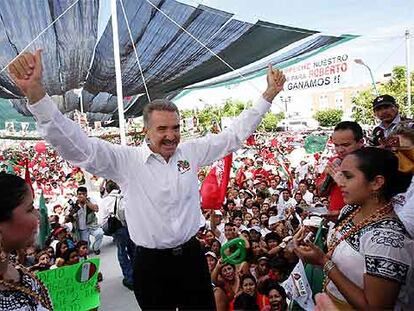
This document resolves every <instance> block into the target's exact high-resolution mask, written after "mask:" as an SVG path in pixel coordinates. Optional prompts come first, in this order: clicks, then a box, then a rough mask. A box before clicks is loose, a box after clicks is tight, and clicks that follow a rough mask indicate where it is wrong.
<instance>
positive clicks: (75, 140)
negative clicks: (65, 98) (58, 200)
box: [28, 95, 128, 182]
mask: <svg viewBox="0 0 414 311" xmlns="http://www.w3.org/2000/svg"><path fill="white" fill-rule="evenodd" d="M28 109H29V111H30V112H31V113H32V114H33V116H34V118H35V119H36V121H37V128H38V131H39V132H40V134H41V135H42V136H43V137H44V139H45V140H46V141H47V142H48V143H50V144H51V145H52V146H53V147H54V148H55V149H56V150H57V151H58V152H59V154H60V155H61V156H62V157H63V158H64V159H65V160H67V161H69V162H71V163H72V164H73V165H76V166H79V167H82V168H84V169H85V170H87V171H88V172H90V173H92V174H94V175H97V176H101V177H104V178H110V179H113V180H115V181H116V182H121V181H122V177H123V176H124V174H123V173H124V172H123V171H122V166H121V165H120V164H121V163H128V162H127V159H126V156H127V148H128V147H125V146H119V145H114V144H110V143H108V142H106V141H103V140H101V139H98V138H90V137H88V136H87V135H86V133H85V132H84V131H83V130H82V129H81V128H80V127H79V126H78V125H77V124H76V123H75V122H73V121H72V120H70V119H68V118H66V117H65V116H64V115H63V114H62V113H61V112H60V111H59V109H58V108H57V107H56V105H55V104H54V102H53V101H52V99H51V98H50V97H49V96H48V95H46V96H45V97H43V98H42V99H41V100H40V101H38V102H37V103H36V104H33V105H28Z"/></svg>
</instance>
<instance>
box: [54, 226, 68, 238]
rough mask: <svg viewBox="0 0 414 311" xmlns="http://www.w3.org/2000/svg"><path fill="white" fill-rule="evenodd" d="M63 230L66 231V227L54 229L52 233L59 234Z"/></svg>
mask: <svg viewBox="0 0 414 311" xmlns="http://www.w3.org/2000/svg"><path fill="white" fill-rule="evenodd" d="M62 232H66V229H65V228H63V227H58V228H56V229H55V230H53V232H52V235H53V236H57V235H58V234H60V233H62Z"/></svg>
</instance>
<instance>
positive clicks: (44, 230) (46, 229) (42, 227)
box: [37, 191, 51, 249]
mask: <svg viewBox="0 0 414 311" xmlns="http://www.w3.org/2000/svg"><path fill="white" fill-rule="evenodd" d="M39 214H40V215H39V235H38V241H37V242H38V244H39V247H40V248H41V249H43V248H44V247H45V242H46V239H47V238H48V237H49V235H50V232H51V228H50V224H49V217H48V215H47V207H46V202H45V197H44V196H43V191H42V193H41V194H40V199H39Z"/></svg>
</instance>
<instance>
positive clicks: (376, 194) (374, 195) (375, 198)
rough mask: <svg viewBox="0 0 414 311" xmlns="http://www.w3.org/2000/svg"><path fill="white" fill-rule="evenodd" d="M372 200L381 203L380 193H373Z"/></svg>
mask: <svg viewBox="0 0 414 311" xmlns="http://www.w3.org/2000/svg"><path fill="white" fill-rule="evenodd" d="M370 196H371V199H373V200H375V201H379V200H380V195H379V192H378V191H372V192H371V194H370Z"/></svg>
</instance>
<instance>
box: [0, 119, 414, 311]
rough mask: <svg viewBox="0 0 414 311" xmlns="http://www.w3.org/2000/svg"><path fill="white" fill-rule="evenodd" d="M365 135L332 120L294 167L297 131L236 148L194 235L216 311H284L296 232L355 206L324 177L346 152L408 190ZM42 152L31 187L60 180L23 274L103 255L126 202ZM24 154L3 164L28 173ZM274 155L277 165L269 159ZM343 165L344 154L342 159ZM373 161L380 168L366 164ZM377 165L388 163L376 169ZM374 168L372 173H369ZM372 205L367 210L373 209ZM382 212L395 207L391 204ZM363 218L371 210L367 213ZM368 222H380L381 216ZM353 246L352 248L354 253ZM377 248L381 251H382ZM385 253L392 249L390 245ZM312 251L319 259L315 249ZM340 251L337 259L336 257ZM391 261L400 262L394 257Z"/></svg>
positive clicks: (356, 191) (10, 154)
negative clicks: (235, 253) (237, 245)
mask: <svg viewBox="0 0 414 311" xmlns="http://www.w3.org/2000/svg"><path fill="white" fill-rule="evenodd" d="M362 135H363V133H362V130H361V129H360V128H359V126H358V124H356V123H355V122H342V123H340V124H338V125H337V126H336V128H335V130H334V131H333V133H332V138H331V139H330V141H329V142H328V144H327V146H326V148H325V150H324V152H323V153H321V154H318V155H317V156H315V155H308V156H307V157H306V160H302V161H301V162H300V163H299V165H297V167H292V166H291V164H290V162H289V154H290V152H291V151H292V150H294V149H295V148H292V147H291V144H295V147H296V149H297V148H303V143H304V140H303V133H295V134H292V133H290V134H287V133H284V134H282V135H279V136H277V135H276V136H268V135H262V134H258V135H256V139H255V142H254V143H253V144H252V143H246V144H245V146H244V148H242V149H241V150H239V151H238V152H237V153H236V157H235V159H234V161H233V164H232V173H231V178H230V181H229V184H228V188H227V195H226V198H225V201H224V202H223V205H222V207H221V209H217V210H203V216H204V221H205V223H204V224H203V225H202V226H201V228H200V230H199V232H198V234H197V239H198V240H199V241H200V243H201V244H202V245H203V246H204V248H205V257H206V260H207V263H208V268H209V271H210V273H211V280H212V283H213V284H214V287H215V290H214V295H215V300H216V306H217V309H218V310H231V309H234V310H286V308H287V302H288V301H290V300H289V297H288V295H287V293H286V292H285V290H284V288H283V287H282V286H281V285H280V284H282V283H283V282H284V281H285V280H286V279H287V278H288V277H289V275H290V273H291V271H292V270H293V268H294V267H295V265H296V264H297V263H298V260H299V258H300V257H302V258H306V255H304V256H298V255H302V253H301V250H299V249H298V248H297V246H296V248H295V244H294V239H295V235H296V238H298V239H300V237H302V238H303V235H304V231H306V232H307V233H309V232H313V233H316V231H317V230H318V228H319V227H320V226H324V225H328V223H329V221H335V220H336V219H337V218H338V216H339V211H341V210H342V208H343V207H344V206H345V203H355V202H354V201H353V199H352V198H351V199H349V201H347V198H346V197H345V196H344V195H343V191H344V189H343V188H344V187H343V186H341V182H342V183H343V181H338V180H337V181H336V182H335V180H334V181H330V183H331V185H326V183H327V181H326V179H327V176H332V175H333V176H335V175H338V172H330V170H335V169H338V168H339V164H338V165H336V164H335V161H338V160H336V159H340V161H341V162H342V161H343V160H344V158H346V156H347V155H349V154H354V155H353V157H354V158H355V159H354V161H353V162H358V161H365V162H364V169H365V171H364V170H362V173H364V174H371V175H372V174H374V175H377V174H378V175H381V176H383V175H385V174H386V171H387V170H388V174H389V175H387V176H385V177H386V178H390V179H391V180H399V182H398V183H396V184H395V186H396V187H397V186H399V188H400V189H398V191H397V190H395V189H394V190H392V192H390V193H386V199H387V203H389V201H390V199H391V198H392V197H393V196H394V195H396V194H398V193H401V192H402V193H404V192H405V191H404V190H405V189H404V187H405V188H407V187H408V184H407V183H405V184H404V183H403V181H402V179H401V176H397V175H396V174H397V167H398V164H397V162H396V159H397V158H396V157H394V156H393V154H392V153H391V152H388V151H386V150H382V149H378V150H375V149H370V148H364V149H362V147H363V145H364V141H368V138H367V137H363V136H362ZM398 135H399V137H401V139H400V141H402V142H405V143H406V144H408V145H407V146H403V147H404V148H406V149H408V148H409V147H411V146H412V145H413V143H414V142H413V141H412V139H413V133H412V132H410V130H405V131H400V132H399V134H398ZM275 142H276V143H275ZM280 145H282V146H283V147H284V148H283V149H282V150H283V151H282V150H281V148H279V146H280ZM15 146H16V145H15ZM361 150H364V151H361ZM357 151H359V153H357ZM379 151H381V152H379ZM44 154H45V156H44V157H41V158H42V160H40V161H45V162H46V166H45V167H50V168H51V169H50V170H49V174H47V175H44V176H47V178H42V179H39V178H38V174H37V173H34V172H38V170H39V167H38V166H39V165H38V164H37V163H35V164H34V165H33V166H32V167H31V176H32V181H33V184H34V185H35V191H36V192H37V193H38V194H39V192H40V191H43V192H44V193H46V191H47V189H48V188H49V187H52V188H54V187H53V185H52V184H54V183H57V185H58V187H57V188H55V189H59V191H56V192H52V193H50V192H49V194H48V195H47V206H48V213H49V221H50V225H51V228H52V232H51V235H50V237H49V239H48V241H47V245H46V246H45V248H44V249H36V247H34V246H30V247H28V248H26V249H25V250H24V251H22V252H20V253H19V254H18V255H19V256H18V260H19V262H20V263H21V264H22V265H23V266H25V267H27V268H28V269H29V271H43V270H47V269H54V268H57V267H61V266H64V265H70V264H74V263H77V262H79V260H85V259H86V258H87V257H88V253H89V252H94V253H95V254H97V255H99V252H100V244H101V243H102V238H103V235H104V233H103V230H102V226H103V224H104V222H105V220H106V219H107V217H109V215H110V214H111V213H112V212H113V211H112V210H113V208H114V203H115V201H116V200H117V199H118V200H119V201H122V200H123V197H122V195H121V191H120V189H119V187H118V185H116V183H114V182H113V181H106V182H105V180H103V179H100V178H97V177H94V176H91V175H89V174H87V173H85V172H83V171H82V170H81V169H79V168H76V167H72V166H71V165H70V164H69V163H67V162H66V161H64V160H63V159H62V158H61V157H60V156H58V155H57V154H56V153H55V152H53V150H52V149H51V148H50V147H47V148H46V150H45V151H44ZM269 154H273V155H275V154H276V155H277V154H278V156H269ZM28 156H31V158H39V157H36V151H35V150H34V145H32V146H28V148H27V149H26V148H23V147H22V146H21V145H19V148H15V147H13V148H10V149H5V150H3V152H2V162H3V165H2V169H3V171H6V170H7V168H8V165H6V164H7V163H10V162H11V163H15V164H16V163H17V164H19V163H20V165H21V167H19V169H16V170H14V171H15V172H24V166H25V159H26V158H27V157H28ZM31 158H29V159H31ZM274 158H277V159H279V160H280V162H282V163H280V162H279V161H274V160H273V159H274ZM328 159H330V160H329V161H328ZM392 161H394V163H393V169H394V171H391V168H389V167H390V166H391V163H392ZM32 162H33V161H32ZM348 162H350V161H348ZM55 163H57V165H55ZM328 163H330V164H328ZM346 163H347V162H345V161H344V162H343V163H342V165H344V164H346ZM373 163H376V165H371V166H372V167H370V164H373ZM327 164H328V165H327ZM331 164H332V165H331ZM379 164H384V166H383V167H381V166H380V165H379ZM281 165H283V166H286V167H288V172H287V173H286V172H284V171H283V170H282V171H281V169H280V166H281ZM335 165H336V167H335ZM349 165H351V166H352V164H349ZM356 167H358V165H355V163H354V164H353V169H354V170H355V169H356ZM374 169H377V170H378V171H377V172H375V173H371V171H372V170H374ZM65 170H66V171H65ZM68 172H69V173H68ZM281 172H283V174H281ZM42 173H43V172H41V173H39V174H42ZM67 173H68V174H67ZM206 174H208V168H203V169H201V170H200V171H199V174H198V177H199V181H200V183H199V185H200V187H201V185H202V183H203V180H204V179H205V177H206ZM336 178H337V179H338V178H341V177H336ZM344 178H346V176H342V179H344ZM366 178H369V177H368V176H367V177H366ZM328 183H329V180H328ZM387 183H390V182H389V181H388V182H387ZM85 184H89V185H92V186H91V187H92V188H93V189H94V194H95V199H91V198H89V196H88V189H87V187H85ZM68 185H71V186H68ZM48 186H49V187H48ZM357 186H358V185H357ZM337 188H338V189H337ZM397 188H398V187H397ZM61 190H64V191H61ZM97 190H98V191H99V195H97ZM390 191H391V190H390ZM364 192H365V193H368V192H366V189H363V188H362V187H360V188H351V189H349V190H348V193H349V194H348V195H350V196H351V197H352V196H356V197H359V196H360V195H361V193H364ZM384 195H385V194H384ZM368 199H372V198H370V197H369V198H368ZM358 203H359V204H361V203H360V202H358ZM121 205H122V204H119V202H118V205H117V206H118V207H121ZM400 205H401V204H400ZM82 206H84V209H85V211H86V214H85V216H86V218H85V222H84V225H83V226H82V224H80V223H79V214H78V210H79V209H80V207H82ZM374 206H375V205H374ZM377 212H378V211H375V212H374V213H372V214H373V215H377ZM379 212H381V211H379ZM382 212H383V213H385V214H390V213H391V211H390V210H389V209H388V210H384V211H382ZM121 213H122V211H121ZM351 214H352V209H351V208H350V209H349V210H347V211H346V212H344V211H343V212H342V215H341V219H346V217H347V216H349V215H351ZM117 215H118V218H119V219H122V221H123V222H124V223H123V224H124V226H123V227H122V229H121V230H118V231H117V232H116V233H113V234H112V235H113V237H115V242H116V243H117V246H118V259H119V263H120V266H121V268H122V269H121V270H122V272H123V274H124V275H123V276H124V278H123V284H124V285H125V286H126V287H128V288H132V286H133V285H132V284H133V277H132V261H133V256H134V250H133V243H132V241H131V240H130V238H129V234H128V229H127V226H126V223H125V216H120V215H119V213H118V214H117ZM367 215H368V216H370V214H369V213H367ZM371 216H372V215H371ZM361 220H362V219H361ZM404 221H406V219H404ZM384 222H388V223H389V222H391V223H392V224H393V226H395V228H392V229H393V230H396V232H406V231H405V227H404V225H403V224H402V223H401V222H400V221H399V220H398V219H395V218H392V217H391V218H390V219H387V220H384ZM85 226H86V227H85ZM373 227H375V228H378V227H381V226H380V225H379V224H378V223H377V224H376V225H375V226H373ZM406 227H407V230H412V229H411V228H412V224H411V225H410V224H409V225H408V226H407V225H406ZM384 230H385V229H384ZM384 232H385V233H386V234H388V235H390V236H393V235H394V234H396V232H394V231H384ZM366 234H367V236H366V237H363V238H364V240H367V241H369V239H372V238H373V236H372V234H374V233H373V232H371V233H370V234H371V235H369V234H368V233H366ZM235 238H242V239H243V240H244V241H245V243H246V248H247V257H246V259H245V261H243V262H242V263H241V264H239V265H233V264H231V263H228V262H226V261H225V260H223V259H222V258H221V256H222V254H221V251H220V250H221V247H222V246H223V245H224V244H225V243H226V242H228V241H231V240H233V239H235ZM360 238H362V237H360ZM404 239H407V241H405V240H404V244H405V245H409V244H410V243H409V242H410V241H409V239H410V234H407V233H406V234H405V235H404ZM337 246H338V245H337ZM367 247H368V248H371V247H372V246H367ZM342 248H345V250H342V251H341V252H340V251H336V252H332V249H331V250H329V249H327V250H328V251H330V252H331V253H332V254H331V255H330V256H332V255H336V257H337V261H341V260H342V258H343V257H342V256H343V254H344V252H350V254H349V256H347V258H348V259H347V260H351V258H352V256H356V257H358V252H357V251H356V250H355V249H354V250H353V249H352V248H350V249H347V247H346V246H345V245H342ZM348 248H349V247H348ZM352 251H353V252H355V253H356V254H352ZM371 251H372V250H371ZM379 251H380V253H383V252H385V250H384V249H380V250H379ZM364 252H368V250H364ZM373 252H374V253H375V251H373ZM388 252H391V253H392V252H393V250H388ZM406 255H407V254H406ZM387 256H389V255H388V254H387ZM395 256H399V254H396V255H395ZM318 257H319V258H320V259H322V258H324V257H323V256H322V255H321V254H320V253H318ZM336 257H335V256H333V257H332V258H333V260H334V259H335V258H336ZM374 257H376V258H377V257H378V256H374ZM396 259H398V260H401V258H400V257H397V258H396ZM404 260H407V262H406V264H407V265H409V264H410V262H409V260H408V258H404ZM311 261H312V260H311ZM312 263H313V264H315V263H314V262H312ZM355 264H356V263H355ZM352 267H353V268H352V269H351V270H353V271H355V269H354V267H355V266H352ZM350 272H351V271H349V273H350ZM362 274H363V271H357V272H355V280H362V279H361V276H362ZM400 281H401V282H402V281H403V280H402V279H401V280H400ZM359 282H360V281H359ZM404 282H405V281H404ZM402 283H403V282H402ZM327 289H328V290H330V291H331V292H332V293H335V294H336V295H338V296H339V297H344V296H342V295H344V294H343V293H342V292H341V291H340V289H338V288H337V287H336V286H335V285H333V283H331V282H329V284H328V285H327ZM335 294H333V295H335ZM402 296H404V295H402ZM345 297H346V296H345ZM342 299H344V298H342ZM348 299H349V298H348Z"/></svg>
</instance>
